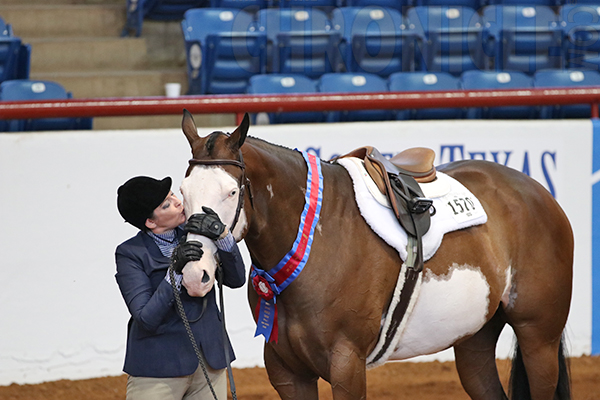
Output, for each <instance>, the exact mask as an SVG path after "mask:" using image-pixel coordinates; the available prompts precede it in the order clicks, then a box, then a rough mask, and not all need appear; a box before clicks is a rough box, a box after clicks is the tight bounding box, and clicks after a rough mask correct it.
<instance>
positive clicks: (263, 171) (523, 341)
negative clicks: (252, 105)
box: [181, 111, 574, 400]
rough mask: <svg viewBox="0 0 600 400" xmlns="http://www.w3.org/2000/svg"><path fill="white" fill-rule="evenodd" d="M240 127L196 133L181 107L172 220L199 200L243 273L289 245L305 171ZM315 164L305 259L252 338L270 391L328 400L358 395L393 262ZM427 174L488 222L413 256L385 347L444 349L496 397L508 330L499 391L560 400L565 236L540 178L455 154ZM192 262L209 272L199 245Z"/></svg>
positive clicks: (297, 160) (268, 263)
mask: <svg viewBox="0 0 600 400" xmlns="http://www.w3.org/2000/svg"><path fill="white" fill-rule="evenodd" d="M249 125H250V123H249V118H248V115H247V114H246V116H245V117H244V119H243V121H242V122H241V124H240V125H239V126H238V127H237V128H236V129H235V130H234V131H233V132H232V133H223V132H218V131H217V132H213V133H211V134H209V135H207V136H205V137H200V136H199V134H198V130H197V128H196V125H195V123H194V120H193V117H192V115H191V114H190V113H188V112H187V111H184V117H183V121H182V128H183V133H184V135H185V137H186V138H187V140H188V142H189V144H190V146H191V150H192V156H193V158H192V159H191V160H190V165H189V167H188V169H187V171H186V177H185V178H184V180H183V182H182V185H181V191H182V193H183V196H184V207H185V210H186V214H188V215H191V214H194V213H198V212H202V207H203V206H207V207H210V208H212V209H213V210H214V211H215V212H217V213H218V215H219V216H220V217H221V219H222V220H223V221H224V222H225V224H226V225H227V226H228V228H229V229H230V230H231V232H232V233H233V235H234V236H235V238H236V240H237V241H240V240H242V239H243V240H245V243H246V245H247V247H248V250H249V253H250V256H251V259H252V264H253V269H254V267H255V266H258V267H259V268H260V269H263V270H264V271H267V272H269V271H271V270H272V269H273V268H274V267H275V266H276V265H278V263H280V261H281V260H282V257H285V255H286V254H287V253H288V252H289V250H290V248H291V247H292V246H293V245H294V243H295V240H296V239H297V236H298V231H299V225H300V223H301V222H302V221H303V220H304V218H305V217H304V215H303V214H302V213H303V210H304V208H305V206H306V204H307V203H306V198H305V197H306V195H307V191H308V190H309V188H308V185H309V183H308V181H307V174H308V173H309V167H310V165H309V163H308V161H307V158H306V157H305V156H304V155H303V154H301V152H299V151H297V150H292V149H289V148H286V147H283V146H280V145H276V144H272V143H269V142H267V141H264V140H261V139H259V138H255V137H251V136H248V135H247V133H248V130H249ZM315 165H316V167H318V168H319V169H320V173H321V175H322V189H321V191H322V193H321V194H322V199H321V203H320V205H319V206H320V210H319V212H320V214H319V219H318V222H317V223H316V225H315V227H314V237H313V241H312V244H311V245H310V256H309V257H308V260H307V261H306V263H305V264H304V267H303V269H302V271H301V273H299V274H298V275H297V276H296V277H295V280H293V282H291V283H290V284H289V286H287V287H286V288H285V290H283V291H281V292H280V293H277V298H276V305H277V309H276V310H277V315H276V318H277V327H276V329H277V341H275V340H270V341H268V342H267V343H265V347H264V363H265V368H266V370H267V374H268V377H269V380H270V382H271V384H272V386H273V387H274V388H275V390H276V391H277V392H278V394H279V396H280V397H281V398H282V399H307V400H308V399H318V389H317V386H318V385H317V381H318V379H319V378H322V379H324V380H325V381H327V382H328V383H329V384H330V385H331V390H332V394H333V398H334V399H335V400H343V399H364V398H366V394H367V386H366V370H367V359H368V357H369V355H370V354H371V352H372V351H373V350H374V348H375V346H376V344H377V341H378V336H379V334H380V331H381V329H382V318H383V316H384V315H385V313H386V312H387V309H388V307H389V305H390V303H391V302H392V294H393V292H394V290H395V282H396V278H397V277H398V275H399V272H400V269H401V264H402V262H401V260H400V257H399V255H398V252H397V251H396V250H394V249H392V247H390V246H389V245H388V244H387V243H386V242H385V241H384V240H382V239H381V238H380V237H379V236H378V235H376V234H375V233H374V231H373V229H372V228H371V227H370V226H369V225H368V224H367V223H366V222H365V219H364V218H363V217H362V216H361V213H360V212H359V208H358V207H357V203H356V199H355V195H354V189H353V183H352V181H351V178H350V176H349V174H348V172H347V170H346V169H345V168H344V167H342V166H340V165H339V164H338V163H336V162H326V161H322V160H316V162H315ZM438 171H443V173H444V174H447V175H448V176H451V177H452V178H454V179H456V180H457V181H458V182H460V183H462V184H463V185H464V186H465V187H467V188H468V189H469V190H470V191H471V193H473V194H474V196H476V198H477V199H478V200H479V201H480V203H481V205H482V206H483V208H484V209H485V212H486V213H487V217H488V219H487V222H486V223H484V224H480V225H476V226H472V227H468V228H465V229H460V230H456V231H453V232H450V233H447V234H446V235H445V236H444V238H443V241H442V243H441V245H440V247H439V248H438V250H437V252H436V253H435V255H433V257H431V258H430V259H428V260H427V261H426V262H425V263H424V266H423V270H422V272H421V274H422V286H421V290H420V295H419V299H418V302H417V305H416V306H415V307H414V310H413V312H412V314H411V316H410V319H409V320H408V322H407V324H406V326H405V330H404V332H405V334H404V335H403V337H402V339H400V342H399V343H398V344H397V346H396V349H395V350H397V351H396V352H395V353H394V354H399V355H400V356H399V357H398V358H402V359H407V358H411V357H414V356H418V355H423V354H432V353H435V352H437V351H441V350H444V349H447V348H450V347H452V348H453V350H454V355H455V364H456V368H457V371H458V374H459V377H460V381H461V384H462V386H463V388H464V390H465V391H466V393H467V394H468V395H469V396H470V397H471V399H485V400H491V399H507V398H508V397H507V394H506V391H505V390H504V388H503V386H502V383H501V381H500V378H499V375H498V371H497V366H496V361H495V346H496V342H497V340H498V337H499V335H500V332H501V331H502V329H503V327H504V326H505V325H506V324H508V325H510V326H511V327H512V329H513V330H514V333H515V336H516V345H515V357H514V358H513V365H512V372H511V379H510V383H509V395H511V398H514V399H533V400H550V399H567V398H570V388H569V386H570V385H569V371H568V364H567V360H566V359H565V357H566V349H565V345H564V336H563V331H564V328H565V324H566V321H567V316H568V313H569V307H570V301H571V290H572V289H571V287H572V269H573V251H574V239H573V233H572V229H571V226H570V223H569V220H568V219H567V217H566V215H565V213H564V212H563V210H562V209H561V208H560V206H559V205H558V203H557V202H556V201H555V199H554V198H553V197H552V196H551V194H550V193H549V192H548V191H547V190H546V189H545V188H544V187H543V186H541V185H540V184H538V183H537V182H536V181H534V180H533V179H531V178H530V177H528V176H526V175H525V174H523V173H521V172H519V171H516V170H514V169H511V168H508V167H505V166H502V165H500V164H496V163H492V162H487V161H482V160H468V161H458V162H452V163H449V164H446V165H443V166H439V167H438ZM311 185H312V184H311ZM301 215H303V216H302V217H301ZM432 218H433V217H432ZM204 257H208V260H211V263H213V264H215V265H213V266H212V268H216V261H215V260H214V258H213V257H212V252H211V249H208V251H205V254H204ZM184 276H185V269H184ZM254 279H255V278H254ZM253 283H256V282H255V281H253ZM264 283H265V282H258V287H257V288H256V290H254V288H253V287H252V286H253V285H248V286H249V289H248V300H249V305H250V308H251V310H256V309H257V307H259V308H260V304H261V301H262V298H261V297H259V293H257V290H258V291H259V292H260V290H264V289H265V285H264ZM261 284H262V285H263V286H260V285H261ZM267 284H268V282H267ZM254 286H255V287H256V285H254ZM266 289H267V290H265V292H266V291H268V287H267V288H266ZM254 318H255V320H256V321H257V324H258V325H261V323H262V321H260V320H259V319H258V318H259V317H258V316H257V315H256V314H254ZM265 337H267V336H265ZM404 337H410V340H408V339H407V340H404ZM398 379H402V377H398Z"/></svg>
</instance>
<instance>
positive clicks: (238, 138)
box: [229, 113, 250, 151]
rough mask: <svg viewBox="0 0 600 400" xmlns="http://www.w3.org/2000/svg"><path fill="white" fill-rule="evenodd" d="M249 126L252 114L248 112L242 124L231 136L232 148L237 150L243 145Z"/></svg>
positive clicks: (230, 145)
mask: <svg viewBox="0 0 600 400" xmlns="http://www.w3.org/2000/svg"><path fill="white" fill-rule="evenodd" d="M248 128H250V116H249V115H248V113H246V114H244V119H242V123H241V124H240V126H238V127H237V128H236V129H235V131H233V133H232V134H231V135H230V136H229V147H231V149H233V150H234V151H237V150H239V148H240V147H242V145H243V144H244V141H245V140H246V135H247V134H248Z"/></svg>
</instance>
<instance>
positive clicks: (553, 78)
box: [533, 70, 600, 118]
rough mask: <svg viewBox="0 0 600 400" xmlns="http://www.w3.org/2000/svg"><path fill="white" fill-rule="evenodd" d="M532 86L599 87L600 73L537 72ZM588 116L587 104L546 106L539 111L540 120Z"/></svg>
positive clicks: (569, 71)
mask: <svg viewBox="0 0 600 400" xmlns="http://www.w3.org/2000/svg"><path fill="white" fill-rule="evenodd" d="M533 86H534V87H537V88H547V87H553V88H555V87H566V88H577V87H582V86H584V87H585V86H600V73H598V71H575V70H545V71H538V72H536V73H535V75H534V76H533ZM590 116H591V110H590V105H589V104H581V105H567V106H548V107H542V110H541V111H540V117H541V118H590Z"/></svg>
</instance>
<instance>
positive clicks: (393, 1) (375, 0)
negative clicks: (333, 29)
mask: <svg viewBox="0 0 600 400" xmlns="http://www.w3.org/2000/svg"><path fill="white" fill-rule="evenodd" d="M412 5H414V4H413V0H346V6H347V7H385V8H395V9H396V10H398V11H402V10H403V9H404V8H406V7H409V6H412Z"/></svg>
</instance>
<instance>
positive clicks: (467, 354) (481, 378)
mask: <svg viewBox="0 0 600 400" xmlns="http://www.w3.org/2000/svg"><path fill="white" fill-rule="evenodd" d="M500 313H501V311H497V312H496V315H494V317H493V318H492V319H491V320H490V321H488V323H487V324H486V325H485V326H484V327H483V328H481V330H480V331H479V332H477V333H476V334H475V335H473V336H472V337H470V338H469V339H467V340H465V341H464V342H462V343H460V344H458V345H455V346H454V355H455V360H456V369H457V371H458V375H459V377H460V382H461V383H462V385H463V388H464V389H465V391H466V392H467V393H468V394H469V396H470V397H471V399H473V400H479V399H481V400H483V399H485V400H488V399H489V400H494V399H497V400H504V399H507V397H506V393H505V392H504V389H503V388H502V383H500V378H499V376H498V369H497V367H496V342H497V341H498V336H500V332H502V328H503V327H504V324H505V322H504V319H503V316H502V315H501V314H500Z"/></svg>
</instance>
